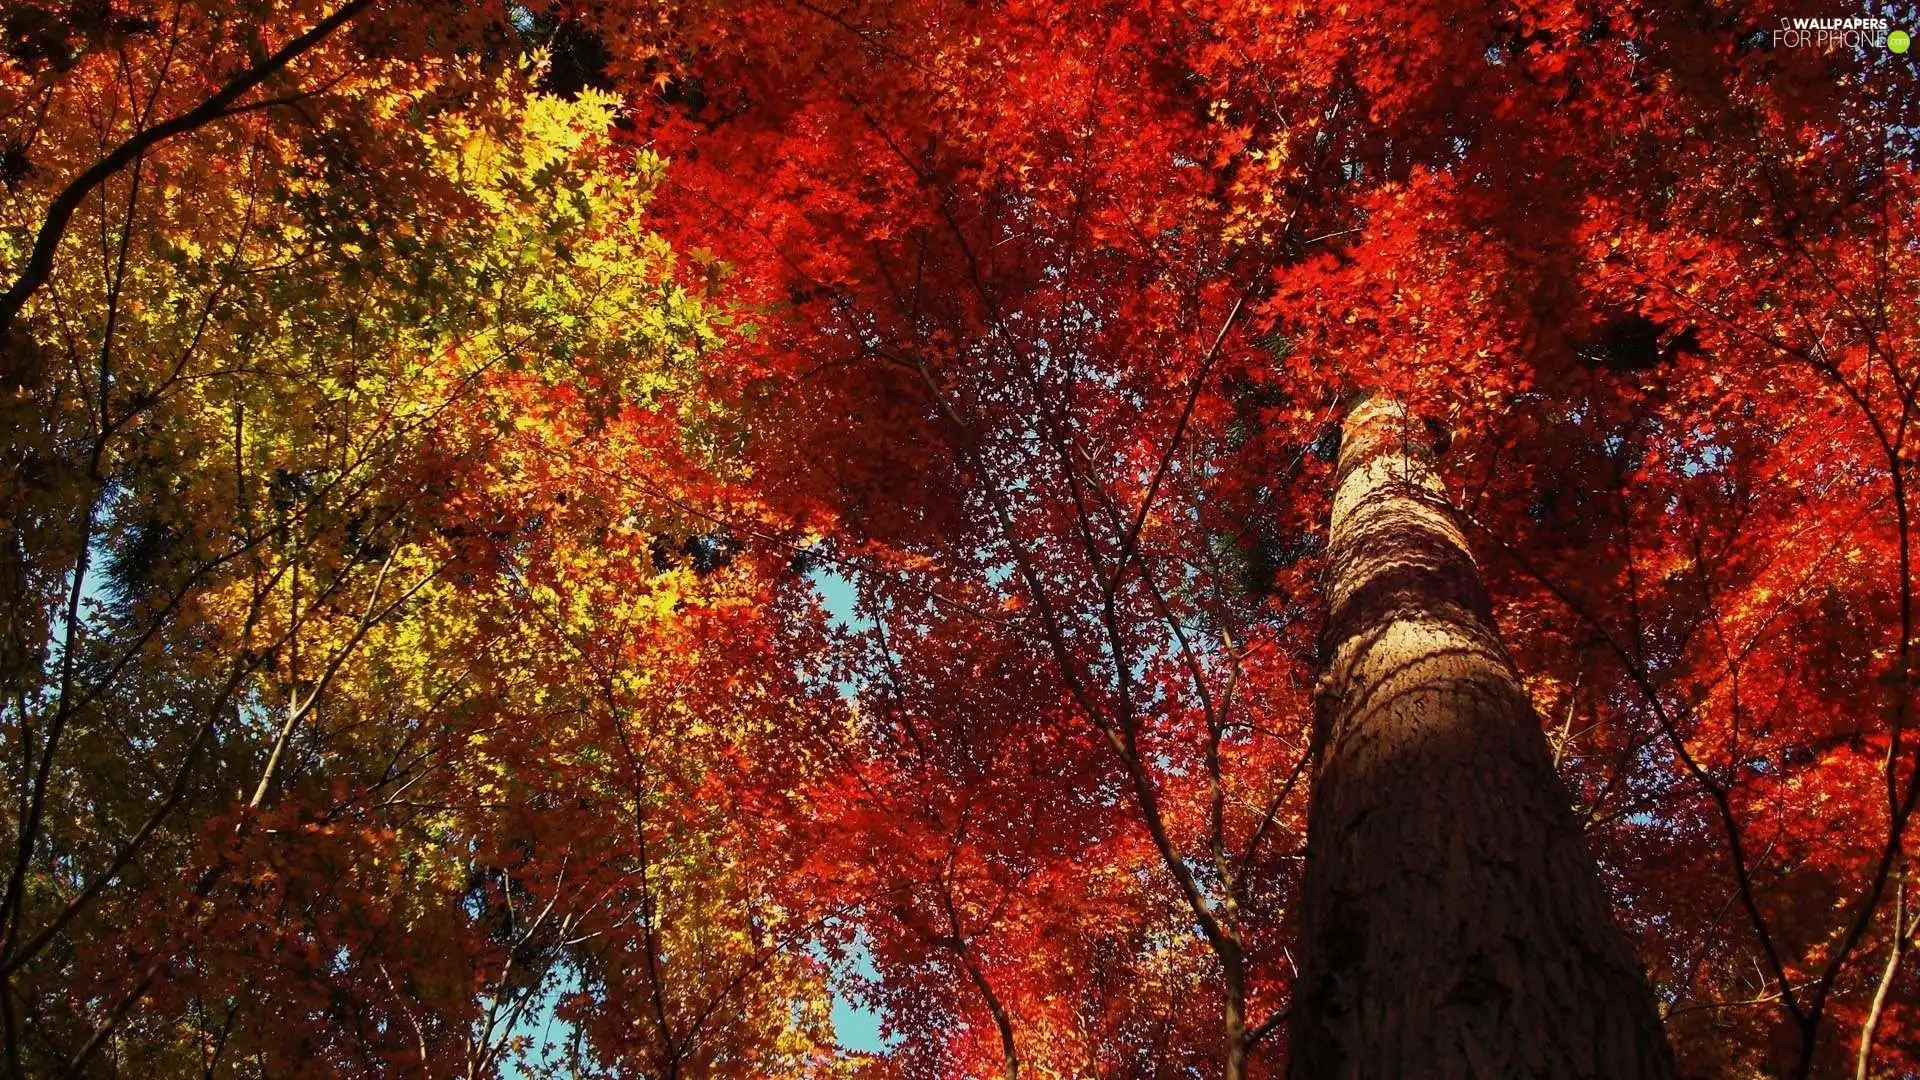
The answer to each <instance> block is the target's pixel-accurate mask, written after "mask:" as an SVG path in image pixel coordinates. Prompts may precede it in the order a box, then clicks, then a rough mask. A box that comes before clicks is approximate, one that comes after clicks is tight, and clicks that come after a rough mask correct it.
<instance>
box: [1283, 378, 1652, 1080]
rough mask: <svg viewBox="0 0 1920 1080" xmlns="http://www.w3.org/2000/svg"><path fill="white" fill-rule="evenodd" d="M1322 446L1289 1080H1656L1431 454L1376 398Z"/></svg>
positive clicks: (1587, 875)
mask: <svg viewBox="0 0 1920 1080" xmlns="http://www.w3.org/2000/svg"><path fill="white" fill-rule="evenodd" d="M1343 434H1344V440H1343V442H1342V445H1341V450H1340V463H1339V470H1338V476H1337V480H1336V488H1335V494H1334V503H1333V523H1332V532H1331V537H1330V543H1329V547H1328V552H1327V559H1328V564H1327V565H1328V576H1327V581H1328V617H1327V628H1326V638H1325V650H1326V651H1325V657H1326V664H1327V667H1326V672H1325V674H1324V676H1323V678H1322V680H1321V683H1320V687H1319V696H1318V700H1317V701H1316V721H1315V723H1316V732H1315V736H1316V741H1317V743H1318V750H1319V755H1320V756H1319V761H1318V771H1317V773H1316V778H1315V783H1314V790H1313V798H1312V804H1311V809H1310V816H1309V819H1308V821H1309V824H1308V838H1307V864H1306V876H1305V882H1304V885H1303V887H1302V899H1301V909H1300V912H1301V922H1300V977H1299V981H1298V982H1297V984H1296V985H1295V988H1294V997H1293V1006H1292V1011H1291V1014H1290V1015H1289V1017H1288V1020H1289V1023H1290V1025H1291V1039H1290V1040H1289V1041H1290V1044H1291V1045H1290V1058H1291V1061H1290V1066H1289V1068H1290V1074H1289V1075H1290V1076H1291V1077H1292V1080H1398V1078H1411V1077H1420V1078H1436V1080H1441V1078H1454V1077H1462V1078H1466V1077H1474V1078H1496V1077H1497V1078H1501V1080H1506V1078H1519V1077H1540V1078H1548V1077H1551V1078H1553V1080H1576V1078H1593V1080H1600V1078H1606V1080H1624V1078H1631V1080H1642V1078H1660V1080H1668V1078H1671V1077H1673V1076H1674V1066H1673V1061H1672V1053H1671V1051H1670V1050H1669V1049H1668V1047H1667V1042H1666V1036H1665V1033H1664V1032H1663V1031H1662V1029H1661V1025H1660V1020H1659V1017H1658V1015H1657V1013H1656V1012H1655V1009H1654V1004H1653V998H1652V996H1651V994H1650V993H1649V992H1648V989H1647V985H1646V981H1645V979H1644V977H1643V976H1642V973H1641V971H1640V967H1639V964H1638V962H1637V961H1636V960H1635V958H1634V956H1633V953H1632V950H1631V949H1630V948H1629V947H1628V944H1627V941H1626V939H1625V937H1624V936H1623V935H1622V934H1621V933H1620V931H1619V929H1618V928H1617V927H1616V926H1615V925H1614V923H1613V919H1612V916H1611V914H1610V912H1609V911H1608V907H1607V898H1606V895H1605V893H1604V892H1603V891H1602V890H1601V887H1600V883H1599V880H1598V877H1597V876H1596V874H1595V871H1594V865H1593V862H1592V860H1591V859H1590V858H1589V857H1588V856H1587V853H1586V849H1585V846H1584V842H1583V838H1582V835H1581V831H1580V829H1579V827H1578V826H1577V825H1576V824H1575V822H1574V818H1573V815H1572V813H1571V812H1570V811H1569V809H1568V802H1567V795H1566V792H1565V789H1564V788H1563V787H1562V786H1561V784H1560V781H1559V778H1558V777H1557V776H1556V775H1555V773H1554V770H1553V766H1552V763H1551V762H1550V760H1549V759H1548V754H1547V744H1546V739H1545V737H1544V736H1543V735H1542V734H1541V730H1540V722H1539V718H1538V716H1537V715H1536V714H1535V712H1534V710H1533V705H1532V703H1531V701H1530V700H1529V699H1528V697H1527V694H1526V691H1525V690H1523V689H1522V688H1521V686H1520V683H1519V679H1518V676H1517V675H1516V674H1515V672H1514V668H1513V663H1512V661H1511V660H1510V659H1509V658H1508V656H1507V653H1506V650H1505V648H1504V647H1503V646H1502V645H1501V643H1500V640H1499V637H1498V634H1497V632H1496V631H1495V629H1494V625H1493V620H1492V617H1491V614H1490V612H1489V609H1488V606H1487V600H1486V595H1485V591H1484V588H1483V586H1482V585H1481V582H1480V576H1479V571H1478V569H1477V568H1476V567H1475V565H1474V562H1473V558H1472V556H1471V555H1470V554H1469V553H1468V550H1467V545H1466V542H1465V539H1464V537H1463V536H1462V535H1461V532H1460V529H1459V526H1458V523H1457V522H1456V520H1455V518H1454V516H1453V514H1452V513H1451V511H1450V510H1449V509H1448V507H1447V506H1446V504H1445V502H1444V496H1443V494H1442V489H1441V487H1440V484H1439V481H1438V479H1437V477H1436V476H1435V475H1434V472H1433V468H1432V463H1431V456H1430V454H1429V453H1428V452H1427V450H1426V448H1425V446H1424V445H1419V446H1416V445H1414V441H1413V440H1410V439H1409V438H1408V437H1407V436H1408V434H1409V432H1408V424H1407V420H1406V414H1405V410H1404V409H1403V408H1402V407H1401V406H1400V405H1399V404H1398V403H1397V402H1394V401H1392V400H1389V399H1382V398H1375V399H1372V400H1369V401H1366V402H1364V403H1362V404H1360V405H1359V406H1358V407H1356V408H1355V409H1354V410H1353V412H1352V413H1351V414H1350V415H1349V416H1348V417H1347V420H1346V425H1345V431H1344V433H1343ZM1413 434H1414V435H1415V437H1416V438H1424V434H1425V433H1424V432H1419V431H1416V432H1414V433H1413Z"/></svg>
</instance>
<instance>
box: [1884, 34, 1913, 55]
mask: <svg viewBox="0 0 1920 1080" xmlns="http://www.w3.org/2000/svg"><path fill="white" fill-rule="evenodd" d="M1911 44H1913V39H1912V38H1910V37H1908V36H1907V32H1906V31H1905V30H1895V31H1894V32H1893V33H1891V34H1888V35H1887V48H1889V49H1892V50H1893V51H1894V52H1897V53H1903V52H1906V51H1907V46H1909V45H1911Z"/></svg>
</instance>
